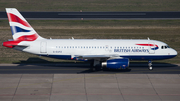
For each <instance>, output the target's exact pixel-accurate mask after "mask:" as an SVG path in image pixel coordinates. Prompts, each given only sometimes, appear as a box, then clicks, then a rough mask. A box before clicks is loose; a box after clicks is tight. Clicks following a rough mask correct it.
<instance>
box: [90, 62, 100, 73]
mask: <svg viewBox="0 0 180 101" xmlns="http://www.w3.org/2000/svg"><path fill="white" fill-rule="evenodd" d="M101 69H102V67H101V65H100V60H93V62H92V63H91V68H90V70H91V71H99V70H101Z"/></svg>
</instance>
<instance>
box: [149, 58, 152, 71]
mask: <svg viewBox="0 0 180 101" xmlns="http://www.w3.org/2000/svg"><path fill="white" fill-rule="evenodd" d="M148 66H149V70H153V67H152V61H151V60H149V61H148Z"/></svg>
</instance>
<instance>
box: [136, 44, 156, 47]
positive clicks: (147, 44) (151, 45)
mask: <svg viewBox="0 0 180 101" xmlns="http://www.w3.org/2000/svg"><path fill="white" fill-rule="evenodd" d="M136 45H140V46H154V44H136ZM155 46H156V47H158V45H155Z"/></svg>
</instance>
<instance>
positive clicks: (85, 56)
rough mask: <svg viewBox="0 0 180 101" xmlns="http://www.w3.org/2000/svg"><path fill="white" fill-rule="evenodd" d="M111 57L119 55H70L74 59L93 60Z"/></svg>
mask: <svg viewBox="0 0 180 101" xmlns="http://www.w3.org/2000/svg"><path fill="white" fill-rule="evenodd" d="M113 57H120V55H118V54H102V55H75V56H72V58H76V60H93V59H98V60H107V59H109V58H113Z"/></svg>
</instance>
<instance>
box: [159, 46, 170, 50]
mask: <svg viewBox="0 0 180 101" xmlns="http://www.w3.org/2000/svg"><path fill="white" fill-rule="evenodd" d="M167 48H170V47H169V46H161V49H167Z"/></svg>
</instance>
